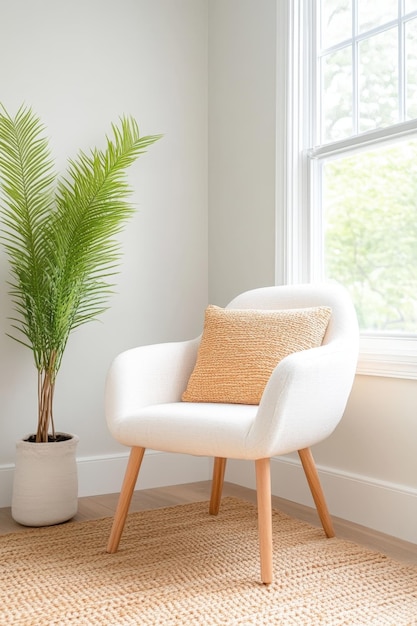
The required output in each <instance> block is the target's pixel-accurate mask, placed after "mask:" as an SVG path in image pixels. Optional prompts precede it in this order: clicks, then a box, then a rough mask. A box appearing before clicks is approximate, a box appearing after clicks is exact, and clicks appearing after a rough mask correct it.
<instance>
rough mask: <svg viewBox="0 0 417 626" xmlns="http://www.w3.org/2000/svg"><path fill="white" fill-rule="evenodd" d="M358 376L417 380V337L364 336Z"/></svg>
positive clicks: (361, 343)
mask: <svg viewBox="0 0 417 626" xmlns="http://www.w3.org/2000/svg"><path fill="white" fill-rule="evenodd" d="M356 372H357V374H363V375H365V376H384V377H388V378H405V379H414V380H417V337H413V338H411V337H410V338H407V339H396V338H394V337H370V336H362V337H361V341H360V352H359V360H358V366H357V370H356Z"/></svg>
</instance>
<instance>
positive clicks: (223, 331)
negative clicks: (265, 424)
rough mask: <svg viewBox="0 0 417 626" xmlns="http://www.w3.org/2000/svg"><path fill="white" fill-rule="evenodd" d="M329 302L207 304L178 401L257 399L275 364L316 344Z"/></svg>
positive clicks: (252, 401)
mask: <svg viewBox="0 0 417 626" xmlns="http://www.w3.org/2000/svg"><path fill="white" fill-rule="evenodd" d="M330 315H331V309H330V308H329V307H325V306H321V307H312V308H305V309H282V310H278V311H277V310H274V311H271V310H258V309H256V310H255V309H222V308H220V307H217V306H214V305H210V306H208V307H207V309H206V312H205V319H204V329H203V335H202V337H201V343H200V346H199V350H198V355H197V362H196V364H195V367H194V370H193V372H192V374H191V377H190V379H189V381H188V385H187V389H186V390H185V391H184V393H183V394H182V400H183V401H184V402H225V403H232V404H259V402H260V400H261V397H262V393H263V391H264V388H265V385H266V383H267V382H268V379H269V377H270V376H271V374H272V371H273V369H274V368H275V367H276V365H277V364H278V363H279V362H280V361H281V360H282V359H283V358H284V357H286V356H288V355H289V354H291V353H292V352H299V351H300V350H307V349H309V348H315V347H317V346H320V345H321V343H322V341H323V337H324V334H325V332H326V328H327V325H328V322H329V319H330Z"/></svg>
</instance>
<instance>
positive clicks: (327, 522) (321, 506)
mask: <svg viewBox="0 0 417 626" xmlns="http://www.w3.org/2000/svg"><path fill="white" fill-rule="evenodd" d="M298 454H299V456H300V459H301V463H302V465H303V468H304V472H305V475H306V478H307V482H308V484H309V487H310V491H311V495H312V496H313V500H314V503H315V505H316V508H317V513H318V514H319V518H320V521H321V524H322V526H323V530H324V532H325V533H326V535H327V537H334V536H335V532H334V529H333V523H332V520H331V517H330V514H329V510H328V508H327V504H326V499H325V497H324V493H323V489H322V486H321V484H320V479H319V475H318V472H317V468H316V464H315V462H314V459H313V455H312V454H311V450H310V448H304V449H303V450H299V451H298Z"/></svg>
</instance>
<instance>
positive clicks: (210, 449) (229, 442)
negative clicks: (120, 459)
mask: <svg viewBox="0 0 417 626" xmlns="http://www.w3.org/2000/svg"><path fill="white" fill-rule="evenodd" d="M257 411H258V407H256V406H253V405H248V406H245V405H242V404H214V403H208V404H207V403H197V404H194V403H191V402H190V403H187V402H167V403H166V404H154V405H151V406H146V407H143V408H140V409H138V410H137V411H136V412H134V413H132V414H131V415H128V416H125V417H124V418H123V419H120V420H119V421H117V422H116V423H113V424H112V432H113V435H114V436H115V437H116V439H117V440H118V441H119V442H120V443H122V444H124V445H127V446H140V447H144V448H149V449H152V450H162V451H165V452H180V453H184V454H194V455H197V456H227V457H228V458H246V457H247V455H248V454H249V457H248V458H252V457H251V456H250V452H249V451H248V450H247V437H248V433H249V431H250V429H251V427H252V425H253V423H254V421H255V418H256V415H257Z"/></svg>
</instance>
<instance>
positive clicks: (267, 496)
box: [255, 459, 273, 585]
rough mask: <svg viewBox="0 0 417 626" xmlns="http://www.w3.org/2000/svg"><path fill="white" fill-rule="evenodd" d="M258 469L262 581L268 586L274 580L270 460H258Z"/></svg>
mask: <svg viewBox="0 0 417 626" xmlns="http://www.w3.org/2000/svg"><path fill="white" fill-rule="evenodd" d="M255 467H256V493H257V500H258V529H259V551H260V558H261V579H262V582H263V583H265V584H266V585H268V584H269V583H271V582H272V579H273V567H272V504H271V469H270V460H269V459H258V460H257V461H255Z"/></svg>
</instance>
